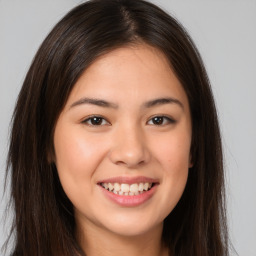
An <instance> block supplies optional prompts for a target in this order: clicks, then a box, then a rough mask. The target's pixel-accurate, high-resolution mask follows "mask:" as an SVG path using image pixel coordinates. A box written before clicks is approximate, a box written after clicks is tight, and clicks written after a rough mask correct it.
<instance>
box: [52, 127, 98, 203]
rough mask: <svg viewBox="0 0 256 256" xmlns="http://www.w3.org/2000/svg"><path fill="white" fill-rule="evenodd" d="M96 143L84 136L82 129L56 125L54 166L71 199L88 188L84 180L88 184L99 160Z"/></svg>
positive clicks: (91, 180)
mask: <svg viewBox="0 0 256 256" xmlns="http://www.w3.org/2000/svg"><path fill="white" fill-rule="evenodd" d="M97 145H98V143H95V141H94V142H93V140H92V138H86V137H85V135H84V132H83V129H81V130H80V129H72V127H71V128H70V127H63V126H62V127H56V131H55V136H54V149H55V159H56V167H57V170H58V175H59V178H60V182H61V184H62V187H63V189H64V191H65V192H66V194H67V196H68V197H69V198H70V200H71V201H72V198H75V197H80V195H81V192H82V191H80V190H83V191H84V192H85V190H87V189H89V187H90V186H85V184H84V182H86V184H88V185H89V184H90V183H92V182H93V174H94V171H95V169H96V167H97V165H98V163H99V161H100V151H99V146H97ZM96 152H97V154H96Z"/></svg>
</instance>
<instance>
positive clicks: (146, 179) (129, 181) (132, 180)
mask: <svg viewBox="0 0 256 256" xmlns="http://www.w3.org/2000/svg"><path fill="white" fill-rule="evenodd" d="M147 182H148V183H159V181H158V180H157V179H153V178H149V177H145V176H137V177H123V176H118V177H112V178H108V179H104V180H101V181H99V182H98V184H101V183H120V184H129V185H130V184H134V183H147Z"/></svg>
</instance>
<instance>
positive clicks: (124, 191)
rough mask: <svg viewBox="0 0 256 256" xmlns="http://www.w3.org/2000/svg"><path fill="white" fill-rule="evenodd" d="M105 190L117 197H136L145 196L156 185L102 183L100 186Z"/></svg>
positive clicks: (146, 183) (147, 183)
mask: <svg viewBox="0 0 256 256" xmlns="http://www.w3.org/2000/svg"><path fill="white" fill-rule="evenodd" d="M99 185H100V186H101V187H103V188H104V189H106V190H108V191H109V192H112V193H114V194H116V195H122V196H136V195H140V194H143V193H145V192H147V191H149V190H150V189H151V188H152V187H153V186H154V185H155V183H149V182H145V183H143V182H140V183H133V184H126V183H106V182H104V183H100V184H99Z"/></svg>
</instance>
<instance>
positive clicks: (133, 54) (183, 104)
mask: <svg viewBox="0 0 256 256" xmlns="http://www.w3.org/2000/svg"><path fill="white" fill-rule="evenodd" d="M191 130H192V129H191V117H190V110H189V105H188V99H187V96H186V93H185V92H184V90H183V88H182V86H181V84H180V82H179V81H178V79H177V78H176V76H175V74H174V73H173V71H172V70H171V68H170V66H169V64H168V62H167V60H166V58H165V57H164V56H163V54H162V53H161V52H159V51H158V50H156V49H155V48H152V47H149V46H147V45H140V46H136V47H135V46H133V47H128V46H127V47H124V48H119V49H116V50H114V51H112V52H110V53H107V54H106V55H104V56H102V57H100V58H98V59H97V60H96V61H95V62H94V63H93V64H92V65H91V66H90V67H89V68H88V69H87V70H86V71H85V72H84V73H83V75H82V76H81V77H80V79H79V80H78V81H77V83H76V84H75V86H74V88H73V90H72V92H71V94H70V96H69V98H68V101H67V103H66V105H65V107H64V109H63V111H62V112H61V114H60V117H59V119H58V120H57V124H56V129H55V133H54V147H55V162H56V166H57V170H58V174H59V178H60V181H61V184H62V186H63V189H64V191H65V193H66V194H67V196H68V198H69V199H70V201H71V202H72V203H73V205H74V211H75V218H76V221H77V223H78V225H80V226H82V227H84V228H85V229H86V228H87V227H95V228H99V229H100V230H102V231H103V230H104V231H108V232H114V233H115V234H120V235H125V236H131V235H140V234H145V233H146V232H150V231H152V230H153V229H154V228H158V227H160V228H161V227H162V223H163V220H164V218H165V217H166V216H167V215H168V214H169V213H170V212H171V211H172V210H173V208H174V207H175V205H176V204H177V202H178V201H179V199H180V197H181V195H182V193H183V190H184V188H185V185H186V181H187V177H188V169H189V167H190V165H191V164H190V146H191Z"/></svg>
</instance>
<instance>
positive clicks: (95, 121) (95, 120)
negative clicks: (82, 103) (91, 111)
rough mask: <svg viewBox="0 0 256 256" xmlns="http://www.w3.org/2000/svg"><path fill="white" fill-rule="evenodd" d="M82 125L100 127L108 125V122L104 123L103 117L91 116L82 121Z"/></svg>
mask: <svg viewBox="0 0 256 256" xmlns="http://www.w3.org/2000/svg"><path fill="white" fill-rule="evenodd" d="M83 123H84V124H87V125H89V126H101V125H107V124H109V122H108V121H106V120H105V119H104V118H103V117H100V116H92V117H89V118H87V119H85V120H84V121H83Z"/></svg>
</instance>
